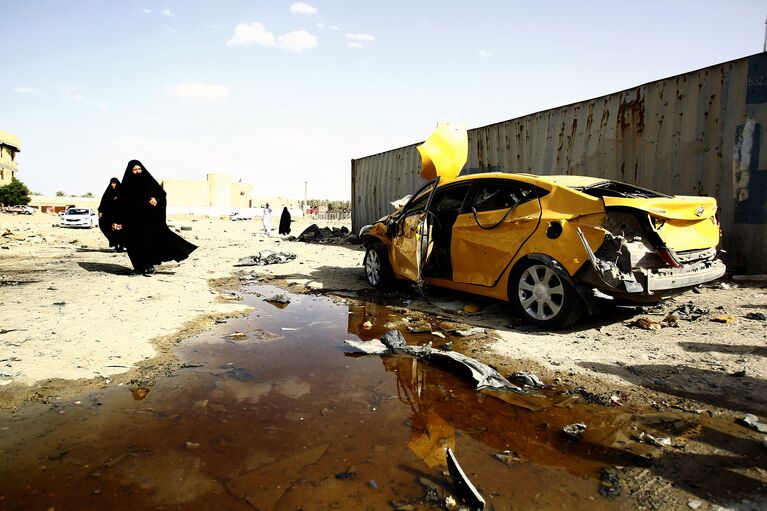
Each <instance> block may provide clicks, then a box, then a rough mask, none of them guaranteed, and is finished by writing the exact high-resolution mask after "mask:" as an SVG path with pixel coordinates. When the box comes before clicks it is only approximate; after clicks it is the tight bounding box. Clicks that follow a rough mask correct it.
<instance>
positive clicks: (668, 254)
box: [656, 247, 682, 268]
mask: <svg viewBox="0 0 767 511" xmlns="http://www.w3.org/2000/svg"><path fill="white" fill-rule="evenodd" d="M656 252H657V253H658V255H659V256H660V257H661V259H663V260H664V261H665V262H666V264H667V265H669V266H671V267H672V268H681V267H682V265H681V264H680V263H679V260H677V258H676V254H674V251H673V250H671V249H670V248H667V247H663V248H659V249H658V250H656Z"/></svg>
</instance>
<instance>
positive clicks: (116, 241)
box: [98, 177, 125, 252]
mask: <svg viewBox="0 0 767 511" xmlns="http://www.w3.org/2000/svg"><path fill="white" fill-rule="evenodd" d="M119 193H120V180H119V179H117V178H116V177H113V178H112V179H110V180H109V186H107V189H106V190H104V195H102V196H101V203H99V208H98V212H99V229H101V232H102V233H104V236H106V238H107V240H108V241H109V246H110V247H114V248H115V251H116V252H122V251H123V250H125V249H124V247H123V245H124V243H123V233H122V231H119V230H117V231H116V230H114V229H112V224H114V223H115V219H116V218H117V214H118V208H119V203H118V202H117V200H118V196H119Z"/></svg>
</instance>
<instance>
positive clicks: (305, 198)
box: [303, 20, 767, 216]
mask: <svg viewBox="0 0 767 511" xmlns="http://www.w3.org/2000/svg"><path fill="white" fill-rule="evenodd" d="M764 24H765V27H767V20H765V22H764ZM308 186H309V181H304V211H303V216H306V208H308V207H309V204H307V202H306V201H307V200H308V198H307V196H306V190H307V188H308Z"/></svg>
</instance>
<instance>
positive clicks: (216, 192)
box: [160, 174, 253, 210]
mask: <svg viewBox="0 0 767 511" xmlns="http://www.w3.org/2000/svg"><path fill="white" fill-rule="evenodd" d="M160 184H161V185H162V187H163V189H164V190H165V192H166V193H167V194H168V207H173V208H213V209H221V210H231V209H242V208H251V207H253V185H252V184H249V183H243V182H242V181H241V180H240V181H237V182H232V177H231V176H230V175H228V174H208V176H207V179H206V180H205V181H196V180H191V179H163V180H162V181H160Z"/></svg>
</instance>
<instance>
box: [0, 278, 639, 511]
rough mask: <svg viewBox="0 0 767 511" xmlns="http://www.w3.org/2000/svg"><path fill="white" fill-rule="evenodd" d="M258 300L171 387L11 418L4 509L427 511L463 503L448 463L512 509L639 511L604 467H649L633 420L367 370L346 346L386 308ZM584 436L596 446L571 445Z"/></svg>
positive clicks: (206, 342)
mask: <svg viewBox="0 0 767 511" xmlns="http://www.w3.org/2000/svg"><path fill="white" fill-rule="evenodd" d="M259 291H260V292H261V294H262V295H265V294H269V293H271V294H274V291H275V290H274V289H273V288H266V286H264V288H259ZM245 300H246V301H247V302H248V303H249V304H250V305H252V306H253V307H254V309H255V310H254V312H253V314H252V315H251V316H249V317H248V318H239V319H234V320H231V321H228V322H226V323H224V324H221V325H217V326H216V327H215V329H213V330H211V331H210V332H207V333H205V334H203V335H200V336H197V337H195V338H193V339H189V340H188V341H185V342H183V343H182V344H181V345H180V346H179V348H178V355H179V357H180V358H181V359H182V362H183V366H182V369H179V370H178V371H177V372H176V373H174V374H172V375H170V376H169V377H167V378H162V379H160V380H158V381H156V382H155V383H154V384H153V385H146V386H141V387H137V388H132V389H131V393H130V394H129V393H127V392H125V389H124V388H112V387H107V388H105V389H103V390H100V391H98V392H95V393H92V394H90V395H88V396H80V397H79V398H78V400H77V401H76V402H66V403H65V402H61V403H55V404H53V405H46V406H43V405H38V406H34V407H31V408H28V409H27V410H25V411H23V412H21V413H18V414H15V415H13V416H5V417H0V431H2V435H1V436H0V460H1V461H2V462H1V463H0V481H2V482H3V484H2V486H1V487H0V509H32V508H45V509H47V508H51V507H53V508H56V509H67V508H73V507H74V508H77V509H104V508H109V509H137V508H144V507H168V506H170V507H173V508H179V509H253V508H258V509H297V508H301V509H307V510H308V509H388V508H390V504H389V503H390V501H392V500H396V501H397V502H408V503H411V505H413V506H414V509H426V508H428V505H427V504H425V503H424V502H423V501H422V497H423V495H424V491H425V490H424V486H423V485H422V482H423V481H424V480H428V481H433V482H436V483H438V484H440V485H443V486H449V484H448V482H447V480H446V478H445V476H444V475H443V471H444V463H445V454H444V451H445V448H447V447H450V448H451V449H453V450H454V451H455V452H456V454H457V456H458V458H459V460H460V461H461V464H462V465H463V467H464V470H466V471H467V472H468V473H469V475H470V477H471V478H472V480H473V482H474V483H475V485H477V486H478V487H479V489H480V491H482V493H483V494H484V495H485V497H486V498H487V499H488V500H489V501H490V502H491V503H492V505H493V506H494V508H495V509H512V508H525V509H528V510H535V509H550V508H552V507H567V508H569V509H608V508H609V509H621V508H623V507H626V506H628V503H627V502H628V501H627V499H626V498H625V497H624V496H621V497H618V498H617V499H611V500H608V499H605V498H603V497H601V496H599V494H598V493H597V487H598V477H599V471H600V469H601V468H602V467H605V466H612V465H615V464H622V465H623V464H626V463H631V462H632V461H631V460H632V458H631V455H632V453H631V451H629V450H628V446H629V445H630V444H631V442H629V438H628V435H629V433H628V431H629V429H630V427H631V425H632V424H634V418H633V417H632V416H631V415H630V414H628V413H622V412H619V411H616V410H614V409H608V408H599V407H588V406H581V405H578V404H576V403H575V402H574V401H573V398H572V397H562V396H558V395H548V396H519V395H516V394H503V395H502V394H493V393H480V392H476V391H475V390H474V389H473V385H472V383H471V382H467V381H463V380H461V379H460V378H459V377H458V376H456V375H453V374H451V373H449V372H446V371H443V370H440V369H438V368H434V367H431V366H429V365H427V364H424V363H422V362H420V361H418V360H416V359H413V358H410V357H406V356H383V357H371V356H362V357H359V356H352V355H351V354H350V353H348V350H347V348H346V347H345V345H344V343H343V340H344V339H346V338H349V337H350V336H352V337H358V338H361V339H363V340H368V339H371V338H373V337H380V335H381V334H383V333H384V332H385V331H386V330H388V329H389V328H391V327H392V325H393V324H395V323H396V322H398V321H399V320H401V313H400V312H396V311H395V309H392V308H389V307H386V306H385V305H380V304H373V303H350V304H338V303H334V302H332V301H331V300H329V299H326V298H320V297H312V296H294V295H290V300H291V305H290V306H289V307H286V308H275V307H272V306H271V305H269V304H267V303H266V302H264V301H263V300H261V299H259V298H258V297H255V296H253V297H247V296H246V297H245ZM365 321H370V323H371V328H369V329H367V328H363V326H362V325H363V324H364V323H365ZM233 332H239V333H242V334H243V335H241V336H240V335H238V336H236V337H232V336H231V334H232V333H233ZM405 336H406V337H407V338H408V342H412V343H422V342H428V340H431V337H430V336H429V334H425V335H420V334H416V335H408V334H407V333H405ZM78 403H79V404H78ZM576 421H583V422H586V423H587V424H588V429H587V431H586V434H585V438H584V441H583V442H571V441H568V440H567V439H565V438H564V437H562V435H561V433H560V431H561V428H562V426H564V425H566V424H568V423H571V422H576ZM497 455H499V456H497ZM339 475H340V476H339ZM72 503H76V505H74V506H73V505H72Z"/></svg>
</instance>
